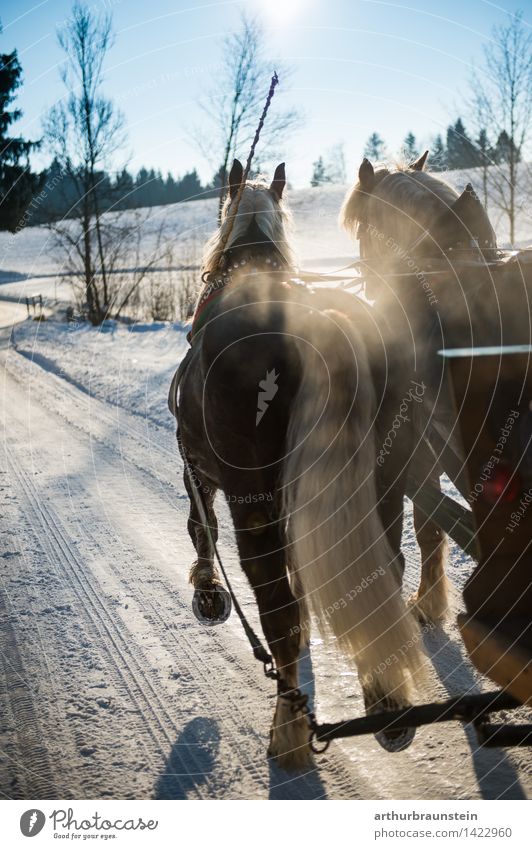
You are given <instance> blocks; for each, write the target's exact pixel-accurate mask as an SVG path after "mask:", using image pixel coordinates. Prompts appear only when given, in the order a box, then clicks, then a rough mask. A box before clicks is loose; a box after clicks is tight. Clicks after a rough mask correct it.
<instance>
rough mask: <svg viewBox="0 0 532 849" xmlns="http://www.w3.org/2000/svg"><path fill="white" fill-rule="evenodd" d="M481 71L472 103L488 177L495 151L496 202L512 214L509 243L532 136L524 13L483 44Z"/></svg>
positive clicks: (530, 58) (530, 47) (531, 65)
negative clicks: (490, 155)
mask: <svg viewBox="0 0 532 849" xmlns="http://www.w3.org/2000/svg"><path fill="white" fill-rule="evenodd" d="M484 58H485V63H484V68H483V71H482V75H480V74H479V73H475V74H474V75H473V77H472V80H471V86H470V88H471V96H470V105H471V106H472V112H473V117H474V119H475V121H476V124H477V130H478V131H479V138H480V133H481V132H482V131H484V134H483V136H482V139H483V146H484V148H485V149H484V151H483V152H482V161H481V162H480V163H479V164H481V165H483V168H484V172H483V173H484V182H486V170H485V167H486V166H485V161H486V149H487V145H488V136H487V134H489V142H490V144H491V147H492V150H494V151H495V155H494V156H493V159H492V162H493V168H491V169H490V177H491V180H490V182H491V184H492V189H493V191H492V198H491V200H492V202H493V203H495V205H496V206H497V207H498V208H499V209H500V210H501V211H502V212H503V213H504V215H506V216H507V218H508V223H509V230H510V242H511V243H512V244H513V243H514V242H515V224H516V216H517V213H518V211H519V208H518V203H517V197H516V183H517V177H518V163H519V162H520V161H521V160H522V158H523V154H524V152H525V149H526V146H527V143H528V141H529V139H530V137H531V132H532V127H531V117H532V32H531V30H530V28H529V27H527V26H526V25H525V23H524V21H523V13H522V12H518V13H517V14H509V18H508V21H507V23H506V25H504V26H498V27H494V29H493V35H492V40H491V42H490V43H489V44H488V45H487V46H486V47H485V49H484Z"/></svg>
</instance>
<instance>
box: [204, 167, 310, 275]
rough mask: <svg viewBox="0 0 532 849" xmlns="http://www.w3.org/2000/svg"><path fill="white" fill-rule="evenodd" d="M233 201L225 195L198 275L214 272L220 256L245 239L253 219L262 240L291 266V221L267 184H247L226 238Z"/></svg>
mask: <svg viewBox="0 0 532 849" xmlns="http://www.w3.org/2000/svg"><path fill="white" fill-rule="evenodd" d="M233 203H234V199H233V200H231V198H230V196H229V195H228V196H227V198H226V200H225V203H224V206H223V209H222V223H221V225H220V227H219V228H218V230H217V231H216V232H215V233H214V234H213V235H212V236H211V238H210V239H209V241H208V242H207V245H206V246H205V252H204V254H203V259H202V273H205V272H209V273H211V272H214V271H216V270H217V269H218V266H219V263H220V259H221V256H222V253H223V252H224V251H225V250H227V249H228V248H230V247H231V245H234V244H235V242H236V241H238V239H240V238H242V237H243V236H245V234H246V232H247V230H248V229H249V227H250V225H251V223H252V221H253V218H255V221H256V223H257V225H258V227H259V229H260V230H261V232H262V233H263V234H264V236H265V237H266V238H267V239H269V240H270V241H271V242H273V243H274V244H275V247H276V248H277V250H278V251H279V253H280V254H281V255H282V256H283V258H284V259H285V261H286V264H287V265H288V266H289V267H293V266H294V265H295V256H294V252H293V249H292V247H291V245H290V241H289V237H290V236H291V224H292V218H291V215H290V213H289V211H288V209H287V207H286V204H285V203H284V202H283V201H282V200H279V199H278V198H277V197H276V196H275V194H274V192H273V191H271V189H270V187H269V185H268V183H267V182H266V181H265V180H264V179H262V178H259V179H257V180H248V182H247V183H246V185H245V187H244V190H243V192H242V195H241V198H240V204H239V206H238V212H237V215H236V218H235V220H234V223H233V224H232V229H231V232H230V235H229V238H228V239H227V241H226V237H227V232H228V229H229V227H230V226H231V218H232V216H231V211H232V210H231V207H232V205H233Z"/></svg>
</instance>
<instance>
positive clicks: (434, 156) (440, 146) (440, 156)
mask: <svg viewBox="0 0 532 849" xmlns="http://www.w3.org/2000/svg"><path fill="white" fill-rule="evenodd" d="M430 168H431V170H432V171H445V169H446V168H447V151H446V150H445V144H444V143H443V139H442V137H441V135H440V134H439V133H438V135H437V136H436V138H435V139H434V143H433V145H432V150H431V152H430Z"/></svg>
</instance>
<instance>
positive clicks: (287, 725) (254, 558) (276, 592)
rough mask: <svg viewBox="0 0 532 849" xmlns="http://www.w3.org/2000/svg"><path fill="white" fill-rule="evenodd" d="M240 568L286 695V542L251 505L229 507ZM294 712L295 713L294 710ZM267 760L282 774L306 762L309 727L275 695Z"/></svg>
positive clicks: (289, 625) (290, 657) (295, 616)
mask: <svg viewBox="0 0 532 849" xmlns="http://www.w3.org/2000/svg"><path fill="white" fill-rule="evenodd" d="M231 512H232V514H233V521H234V524H235V530H236V538H237V544H238V551H239V555H240V562H241V564H242V568H243V569H244V572H245V573H246V575H247V577H248V580H249V582H250V584H251V586H252V588H253V591H254V593H255V597H256V599H257V604H258V608H259V613H260V619H261V624H262V630H263V632H264V635H265V637H266V639H267V641H268V645H269V648H270V652H271V654H272V655H273V657H274V659H275V665H276V667H277V669H278V671H279V673H280V675H281V678H282V681H283V684H284V685H286V686H287V687H288V688H289V689H290V688H294V689H295V688H296V687H297V686H298V674H297V663H298V655H299V644H300V619H299V607H298V603H297V601H296V599H295V598H294V596H293V594H292V591H291V589H290V585H289V582H288V577H287V570H286V551H285V540H284V536H283V533H282V530H281V528H280V524H279V523H278V522H277V521H272V520H271V519H270V518H269V517H268V515H267V512H266V510H257V509H256V505H253V506H247V505H231ZM294 708H295V710H294ZM269 754H270V755H271V756H272V757H275V759H276V760H277V762H278V764H279V765H280V766H282V767H284V768H285V769H301V768H303V767H305V766H307V765H308V764H309V762H310V759H311V756H310V748H309V726H308V722H307V719H306V717H305V716H304V714H302V713H301V711H297V707H296V706H295V705H294V702H293V700H291V699H290V698H289V697H288V698H287V697H286V696H285V695H283V692H282V688H281V687H280V688H279V690H278V697H277V705H276V709H275V714H274V719H273V725H272V730H271V741H270V748H269Z"/></svg>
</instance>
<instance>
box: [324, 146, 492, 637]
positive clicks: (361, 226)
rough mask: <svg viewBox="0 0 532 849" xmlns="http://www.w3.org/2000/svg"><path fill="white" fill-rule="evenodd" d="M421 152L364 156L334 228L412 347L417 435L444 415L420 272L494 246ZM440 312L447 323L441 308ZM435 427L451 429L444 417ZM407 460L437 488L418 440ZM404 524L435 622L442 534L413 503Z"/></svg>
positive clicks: (441, 596)
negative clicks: (384, 162)
mask: <svg viewBox="0 0 532 849" xmlns="http://www.w3.org/2000/svg"><path fill="white" fill-rule="evenodd" d="M427 156H428V151H426V152H425V153H424V154H423V156H421V157H420V159H419V160H418V161H417V162H414V163H412V164H411V165H407V166H400V167H396V168H395V169H389V168H386V167H380V168H378V169H377V170H375V169H374V168H373V165H372V164H371V162H369V160H368V159H364V161H363V162H362V164H361V166H360V169H359V172H358V181H357V183H356V184H355V186H354V187H353V188H352V189H351V190H350V191H349V192H348V194H347V196H346V198H345V201H344V204H343V207H342V210H341V213H340V222H341V224H342V226H343V227H344V228H345V229H346V230H347V231H348V232H349V233H351V234H352V235H353V236H355V238H356V239H358V240H359V242H360V256H361V258H362V260H365V261H366V262H367V263H368V264H367V267H366V268H365V269H364V276H365V278H366V281H367V287H366V293H367V295H368V296H369V297H370V298H372V299H375V301H376V306H377V309H378V310H380V311H383V312H384V313H385V314H391V315H393V316H394V317H395V321H396V322H397V325H398V331H397V332H398V336H402V338H403V339H404V341H405V345H406V346H407V347H408V345H410V346H411V349H412V370H413V372H415V373H416V375H417V376H418V380H422V381H423V386H425V382H426V384H427V391H426V393H424V397H423V410H424V413H425V415H424V416H420V415H419V410H418V409H417V408H414V409H413V413H414V414H416V419H415V422H416V424H417V429H418V433H422V432H423V431H424V430H425V429H426V427H427V423H428V420H429V419H432V420H438V419H440V420H441V422H440V423H442V422H444V420H445V419H448V417H449V413H450V400H449V398H448V397H447V396H446V395H445V392H444V390H443V389H442V386H443V384H442V375H441V372H438V370H437V357H435V356H434V355H435V353H436V350H437V348H438V347H441V346H442V343H441V341H436V342H435V341H434V340H435V339H437V340H440V336H439V335H438V333H437V332H436V331H435V328H436V330H438V325H441V320H442V315H441V314H442V309H443V308H442V305H441V304H439V302H438V295H437V292H436V291H435V288H436V287H435V283H434V278H433V276H432V275H431V274H430V273H427V269H428V268H430V269H434V268H437V269H440V270H441V268H442V267H444V269H445V268H447V269H449V271H450V273H455V272H454V266H453V265H452V263H453V262H454V260H455V259H458V258H459V259H460V260H464V259H473V258H475V259H482V257H484V258H485V259H488V260H489V259H491V258H493V257H494V256H495V255H496V250H497V246H496V241H495V234H494V231H493V228H492V226H491V224H490V222H489V219H488V216H487V214H486V211H485V210H484V207H483V206H482V204H481V202H480V200H479V198H478V197H477V195H476V194H475V192H474V190H473V187H472V186H471V184H468V185H467V186H466V188H465V190H464V191H463V193H462V194H460V195H459V194H458V192H456V191H455V190H454V189H453V188H452V187H451V186H449V185H448V184H447V183H445V182H444V181H443V180H442V179H440V178H439V177H436V176H434V175H433V174H428V173H426V172H425V171H424V167H425V163H426V160H427ZM456 309H457V311H458V307H457V308H456ZM445 311H446V321H447V324H448V323H449V322H448V319H449V308H448V306H447V305H446V307H445ZM431 339H432V341H431ZM465 344H467V340H466V342H465ZM445 429H446V431H447V432H448V433H449V432H450V431H452V427H450V426H449V424H448V421H447V423H446V424H445ZM412 465H413V466H415V467H416V476H417V478H418V479H420V480H421V481H423V480H425V481H428V482H430V483H431V484H432V485H434V486H436V487H437V488H438V489H439V488H440V468H439V465H438V463H437V461H436V459H435V457H434V455H433V454H431V452H430V450H428V449H427V447H426V443H424V442H422V441H421V440H420V441H419V442H418V448H417V449H416V453H415V455H414V457H413V460H412ZM414 527H415V531H416V537H417V541H418V544H419V547H420V550H421V580H420V585H419V589H418V591H417V593H416V594H415V596H414V597H413V599H412V603H413V604H414V605H415V609H416V612H417V614H418V616H419V617H420V618H421V619H422V620H428V621H431V622H435V621H437V620H440V619H442V618H443V617H444V616H445V613H446V610H447V607H448V582H447V578H446V575H445V560H446V550H447V546H446V538H445V534H444V533H443V532H442V530H441V529H440V527H439V526H438V525H437V524H436V523H435V522H434V521H432V520H431V518H430V517H429V516H426V515H425V514H424V513H423V512H422V511H421V510H420V509H419V507H417V506H416V505H415V504H414Z"/></svg>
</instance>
